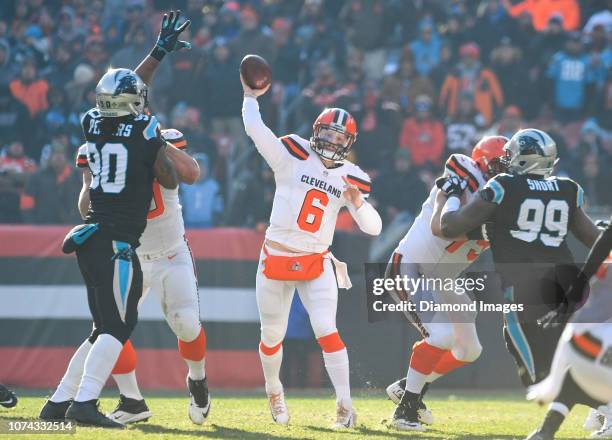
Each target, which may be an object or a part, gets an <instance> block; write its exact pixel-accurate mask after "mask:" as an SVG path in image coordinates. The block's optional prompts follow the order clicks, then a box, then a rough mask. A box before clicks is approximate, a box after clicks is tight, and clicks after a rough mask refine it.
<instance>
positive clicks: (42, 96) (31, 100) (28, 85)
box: [10, 59, 49, 118]
mask: <svg viewBox="0 0 612 440" xmlns="http://www.w3.org/2000/svg"><path fill="white" fill-rule="evenodd" d="M10 89H11V93H12V94H13V96H14V97H15V99H17V100H19V101H21V102H22V103H23V104H24V105H25V106H26V107H27V108H28V111H29V112H30V116H31V117H32V118H35V117H36V116H37V115H38V114H39V113H40V112H41V111H43V110H46V109H47V107H48V106H49V103H48V102H47V91H48V90H49V83H48V82H47V81H46V80H45V79H42V78H39V77H38V69H37V68H36V63H35V62H34V60H32V59H25V60H24V61H23V62H22V63H21V72H20V74H19V78H17V79H15V80H13V81H11V83H10Z"/></svg>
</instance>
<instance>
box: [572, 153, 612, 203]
mask: <svg viewBox="0 0 612 440" xmlns="http://www.w3.org/2000/svg"><path fill="white" fill-rule="evenodd" d="M610 165H611V164H610V162H609V161H602V160H601V159H600V158H599V157H598V156H597V154H594V153H589V154H587V155H586V156H585V157H584V161H583V165H582V170H581V171H582V173H580V176H579V179H578V181H579V182H580V185H582V188H583V189H584V193H585V194H586V195H587V196H586V197H587V201H588V203H590V204H592V205H596V206H597V205H600V206H606V207H612V191H610V188H612V175H610V173H609V170H610ZM605 170H608V172H606V171H605Z"/></svg>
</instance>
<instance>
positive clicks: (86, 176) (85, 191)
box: [79, 168, 91, 220]
mask: <svg viewBox="0 0 612 440" xmlns="http://www.w3.org/2000/svg"><path fill="white" fill-rule="evenodd" d="M89 185H91V171H89V168H85V169H83V186H82V187H81V192H80V193H79V213H80V214H81V218H82V219H83V220H85V217H87V211H89Z"/></svg>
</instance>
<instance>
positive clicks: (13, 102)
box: [0, 84, 32, 142]
mask: <svg viewBox="0 0 612 440" xmlns="http://www.w3.org/2000/svg"><path fill="white" fill-rule="evenodd" d="M31 126H32V121H31V118H30V113H29V112H28V109H27V107H26V106H25V105H23V104H22V103H21V102H20V101H18V100H17V99H15V97H14V96H13V95H12V94H11V91H10V90H9V87H8V85H7V84H0V142H6V141H8V140H10V139H13V138H15V139H19V140H20V141H22V142H24V141H25V140H26V139H27V137H28V133H31V130H30V127H31Z"/></svg>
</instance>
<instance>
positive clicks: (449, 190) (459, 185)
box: [436, 176, 468, 197]
mask: <svg viewBox="0 0 612 440" xmlns="http://www.w3.org/2000/svg"><path fill="white" fill-rule="evenodd" d="M467 184H468V183H467V180H463V179H461V178H459V177H457V176H446V177H438V178H437V179H436V186H437V187H438V188H440V190H441V191H442V192H444V193H445V194H446V195H447V196H448V197H451V196H456V197H461V194H463V191H465V189H466V188H467Z"/></svg>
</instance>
